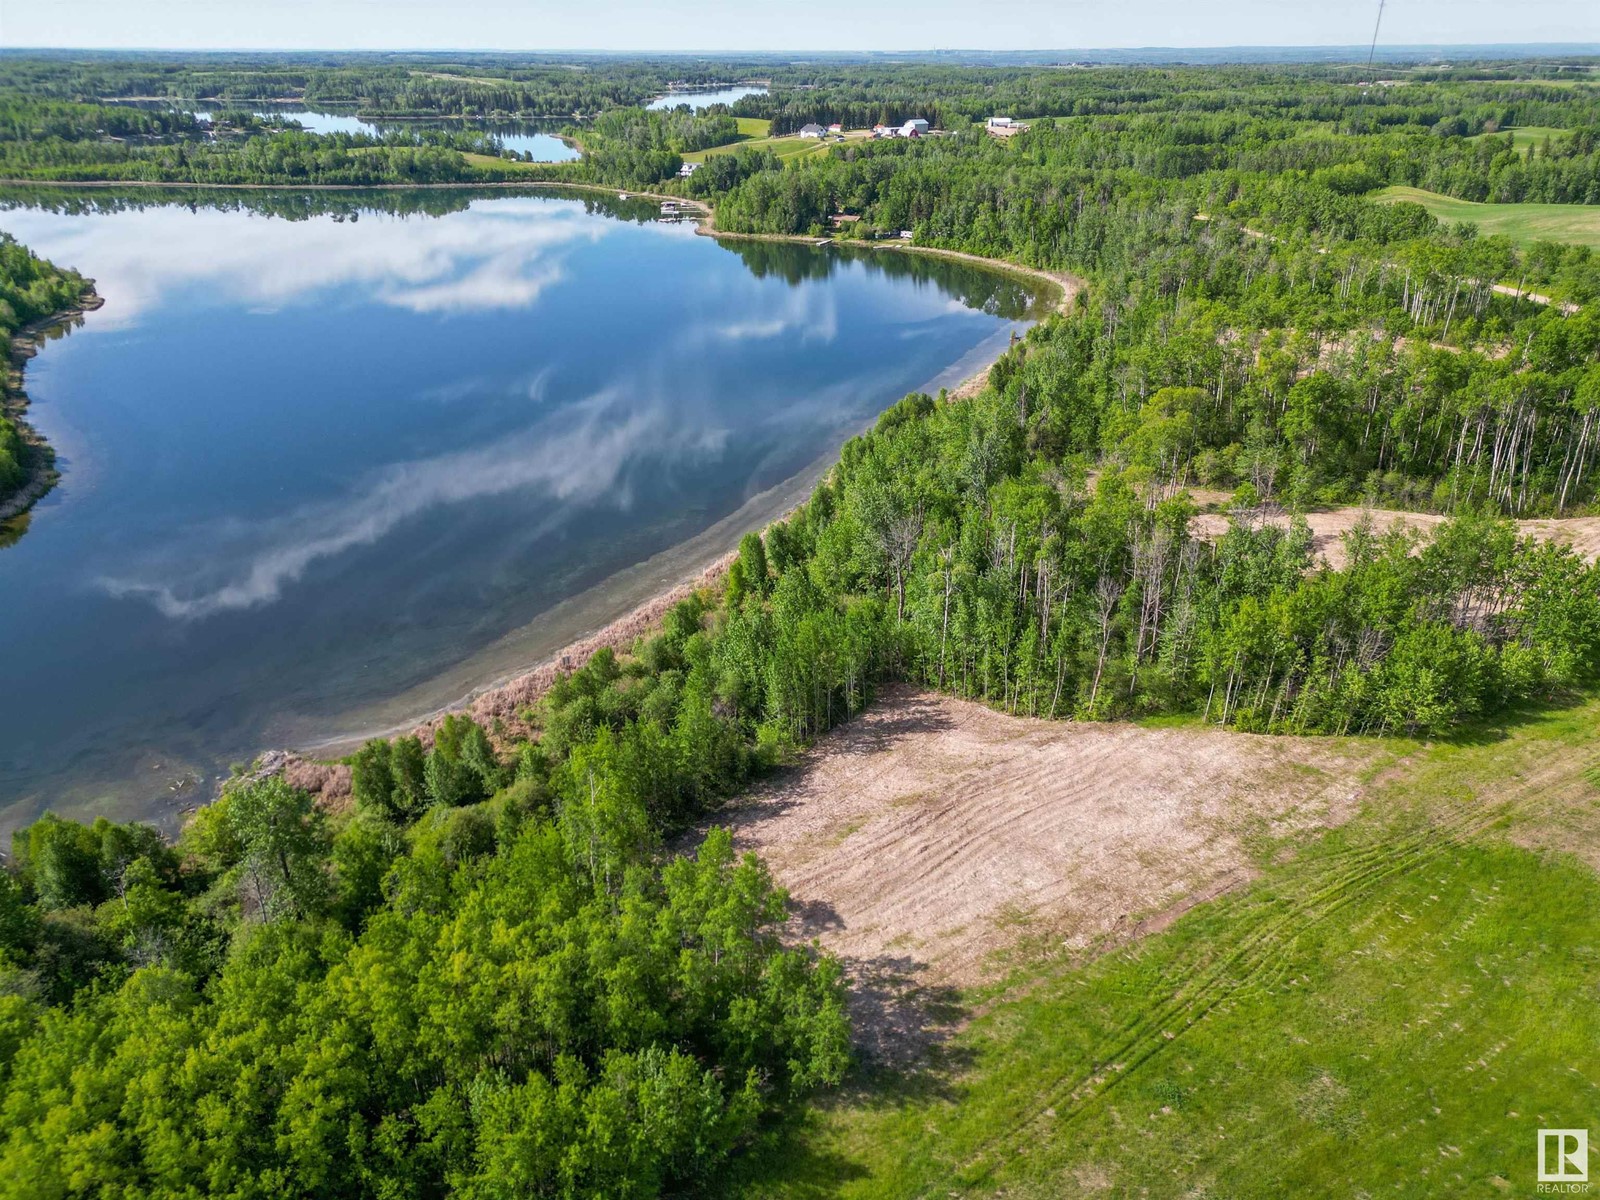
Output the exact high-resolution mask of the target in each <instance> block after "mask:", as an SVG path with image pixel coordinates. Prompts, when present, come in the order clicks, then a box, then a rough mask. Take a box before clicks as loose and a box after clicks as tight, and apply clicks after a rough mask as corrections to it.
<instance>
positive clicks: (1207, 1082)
mask: <svg viewBox="0 0 1600 1200" xmlns="http://www.w3.org/2000/svg"><path fill="white" fill-rule="evenodd" d="M1597 720H1600V703H1590V704H1586V705H1583V706H1580V707H1578V708H1574V709H1570V710H1566V711H1564V712H1558V713H1554V714H1548V715H1543V716H1536V717H1533V718H1532V719H1530V720H1529V721H1528V723H1527V724H1525V725H1523V726H1521V727H1514V728H1511V729H1510V730H1509V731H1502V730H1485V731H1482V733H1481V734H1480V735H1479V736H1477V737H1475V738H1471V739H1468V740H1466V741H1464V742H1462V743H1458V744H1455V745H1445V746H1435V747H1431V748H1421V749H1415V751H1414V753H1413V754H1412V757H1411V758H1410V759H1409V760H1408V761H1405V762H1403V763H1401V764H1400V765H1399V766H1391V767H1390V768H1388V769H1387V770H1386V771H1385V772H1384V774H1383V775H1382V776H1381V777H1380V780H1379V781H1375V782H1374V783H1373V784H1372V788H1373V790H1372V793H1371V794H1370V796H1369V801H1368V803H1367V804H1366V806H1365V808H1364V810H1363V813H1362V815H1360V816H1359V817H1357V818H1356V819H1355V820H1354V821H1352V822H1351V823H1350V824H1348V825H1347V826H1345V827H1344V828H1343V829H1341V830H1338V831H1335V832H1332V833H1328V834H1325V835H1323V836H1321V837H1320V838H1317V839H1315V840H1312V841H1307V842H1304V843H1301V844H1292V845H1279V846H1277V847H1276V849H1272V848H1266V849H1265V850H1264V854H1263V862H1262V863H1261V866H1260V871H1261V876H1260V878H1259V879H1258V880H1257V882H1255V883H1254V884H1252V885H1251V886H1249V887H1248V888H1247V889H1245V890H1243V891H1241V892H1238V893H1235V894H1232V895H1229V896H1226V897H1223V898H1222V899H1220V900H1218V901H1214V902H1212V903H1210V904H1207V905H1204V906H1202V907H1200V908H1198V909H1196V910H1194V911H1193V912H1191V913H1190V914H1188V915H1187V916H1186V917H1184V918H1182V919H1181V920H1179V921H1178V922H1177V923H1175V924H1174V925H1173V926H1172V927H1171V928H1170V929H1168V930H1167V931H1166V932H1165V933H1162V934H1160V935H1157V936H1155V937H1153V938H1150V939H1147V940H1146V941H1144V942H1141V943H1135V944H1133V945H1130V946H1127V947H1125V948H1123V949H1121V950H1119V951H1116V952H1114V953H1111V954H1108V955H1106V956H1104V957H1102V958H1100V959H1099V960H1098V961H1095V962H1092V963H1090V964H1089V965H1087V966H1080V967H1075V968H1073V967H1058V968H1055V969H1050V968H1044V969H1041V970H1040V971H1039V972H1038V973H1037V975H1036V976H1035V977H1034V978H1032V979H1026V978H1025V979H1023V980H1022V981H1021V982H1014V983H1013V984H1012V985H1011V989H1010V992H1009V993H1008V998H1002V999H1000V1000H998V1001H996V1002H993V1003H991V1004H990V1005H989V1006H988V1007H987V1008H986V1009H983V1010H981V1012H980V1015H978V1016H977V1017H976V1019H975V1020H973V1022H972V1023H971V1024H970V1025H969V1026H968V1027H967V1028H966V1029H965V1030H964V1031H963V1032H961V1033H960V1034H959V1035H957V1036H956V1037H955V1038H954V1039H953V1040H952V1041H951V1042H949V1043H947V1044H946V1045H945V1046H944V1047H942V1048H941V1049H940V1050H939V1051H937V1052H936V1053H937V1061H936V1062H935V1063H934V1064H933V1065H932V1066H930V1067H928V1068H926V1069H923V1070H921V1071H920V1072H917V1073H913V1074H907V1075H897V1074H884V1073H880V1074H876V1075H871V1076H866V1075H863V1077H861V1078H859V1079H858V1080H857V1087H856V1088H855V1090H854V1091H852V1092H848V1093H847V1094H846V1095H844V1096H843V1097H842V1098H838V1099H836V1100H834V1101H831V1102H830V1103H829V1104H828V1105H827V1106H825V1107H823V1108H822V1109H820V1110H818V1111H814V1112H813V1113H812V1114H811V1115H810V1116H808V1117H806V1118H803V1119H802V1121H801V1123H799V1124H797V1125H796V1126H794V1127H792V1128H789V1129H785V1130H781V1131H779V1132H777V1133H775V1134H774V1135H773V1136H772V1138H771V1140H770V1141H769V1142H768V1143H767V1144H765V1145H763V1146H761V1147H758V1148H757V1151H756V1153H755V1154H753V1155H752V1156H750V1157H749V1158H747V1159H746V1160H745V1163H744V1166H743V1168H742V1173H741V1175H740V1176H739V1177H737V1178H735V1179H734V1180H732V1181H730V1182H729V1185H728V1191H729V1193H730V1194H737V1195H741V1196H743V1195H750V1196H768V1197H795V1198H801V1197H805V1198H810V1197H823V1196H842V1197H914V1196H938V1197H958V1196H1001V1195H1003V1196H1006V1197H1008V1198H1011V1200H1022V1198H1028V1197H1037V1198H1040V1200H1043V1198H1045V1197H1050V1198H1055V1197H1063V1196H1078V1195H1108V1196H1140V1197H1146V1196H1148V1197H1197V1196H1204V1197H1212V1196H1229V1197H1256V1196H1259V1197H1279V1196H1335V1195H1337V1196H1380V1195H1389V1196H1407V1197H1426V1196H1438V1197H1452V1198H1453V1197H1458V1196H1498V1195H1515V1196H1531V1195H1533V1194H1535V1186H1536V1184H1535V1173H1536V1172H1535V1164H1536V1131H1537V1130H1538V1129H1540V1128H1579V1127H1585V1126H1587V1127H1589V1128H1590V1129H1594V1127H1595V1118H1596V1116H1597V1114H1600V1003H1597V999H1600V876H1597V875H1596V873H1595V870H1594V867H1593V864H1595V863H1600V853H1597V847H1600V786H1597V781H1600V769H1597V767H1596V766H1595V764H1596V762H1597V758H1596V750H1595V742H1594V740H1593V731H1594V728H1595V724H1596V721H1597ZM1552 845H1560V846H1572V847H1574V848H1575V849H1576V850H1577V851H1578V854H1564V853H1559V852H1554V851H1552V850H1550V849H1548V847H1550V846H1552ZM1541 846H1543V847H1547V848H1545V849H1539V848H1528V847H1541ZM1580 855H1581V856H1582V857H1580ZM1585 858H1586V859H1587V861H1585ZM976 1008H977V1006H975V1009H976ZM1596 1132H1597V1133H1600V1131H1596ZM1591 1136H1594V1135H1591Z"/></svg>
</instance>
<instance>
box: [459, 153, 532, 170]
mask: <svg viewBox="0 0 1600 1200" xmlns="http://www.w3.org/2000/svg"><path fill="white" fill-rule="evenodd" d="M461 157H462V158H464V159H466V160H467V161H468V162H469V163H471V164H472V165H473V166H475V167H499V168H501V169H503V170H507V171H542V170H545V169H546V168H548V167H550V166H553V165H554V164H552V163H547V162H532V163H531V162H520V161H518V160H517V159H514V158H499V157H497V156H495V155H493V154H467V153H464V154H462V156H461Z"/></svg>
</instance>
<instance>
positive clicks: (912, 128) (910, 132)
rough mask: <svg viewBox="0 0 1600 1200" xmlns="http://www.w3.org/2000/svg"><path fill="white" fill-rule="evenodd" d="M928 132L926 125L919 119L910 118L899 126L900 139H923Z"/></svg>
mask: <svg viewBox="0 0 1600 1200" xmlns="http://www.w3.org/2000/svg"><path fill="white" fill-rule="evenodd" d="M927 132H928V123H927V122H926V121H924V120H923V119H922V118H921V117H912V118H911V120H909V121H907V122H906V123H905V124H904V125H902V126H900V136H901V137H924V136H926V134H927Z"/></svg>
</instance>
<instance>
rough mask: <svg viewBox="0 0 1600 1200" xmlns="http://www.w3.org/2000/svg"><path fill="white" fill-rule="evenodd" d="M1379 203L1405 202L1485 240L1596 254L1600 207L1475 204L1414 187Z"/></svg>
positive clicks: (1382, 195)
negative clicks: (1568, 246)
mask: <svg viewBox="0 0 1600 1200" xmlns="http://www.w3.org/2000/svg"><path fill="white" fill-rule="evenodd" d="M1378 198H1379V199H1380V200H1409V201H1411V202H1412V203H1414V204H1420V205H1422V207H1423V208H1425V209H1427V210H1428V211H1429V212H1430V213H1432V214H1433V215H1434V217H1436V218H1437V219H1438V220H1440V221H1465V222H1468V223H1469V224H1472V225H1476V226H1477V227H1478V231H1479V232H1480V233H1482V234H1484V235H1485V236H1486V237H1487V236H1492V235H1495V234H1503V235H1504V236H1506V237H1508V238H1510V239H1511V240H1512V241H1513V242H1516V243H1517V244H1518V245H1521V246H1526V245H1531V244H1532V243H1534V242H1571V243H1573V244H1575V245H1579V246H1588V247H1590V248H1592V249H1596V250H1600V205H1593V204H1479V203H1477V202H1475V201H1472V200H1458V199H1456V198H1455V197H1454V196H1444V195H1440V194H1439V193H1438V192H1425V191H1423V190H1422V189H1421V188H1414V187H1398V186H1397V187H1387V188H1384V189H1383V191H1381V192H1379V193H1378Z"/></svg>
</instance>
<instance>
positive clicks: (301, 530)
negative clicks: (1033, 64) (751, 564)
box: [0, 192, 1030, 824]
mask: <svg viewBox="0 0 1600 1200" xmlns="http://www.w3.org/2000/svg"><path fill="white" fill-rule="evenodd" d="M242 195H243V194H241V193H234V194H232V196H233V199H232V200H231V201H230V202H231V203H233V204H240V203H250V204H263V203H266V204H274V205H278V206H280V207H281V208H282V210H284V211H299V212H308V211H316V210H317V209H318V207H319V206H328V205H340V206H342V207H341V208H340V209H339V210H338V211H334V212H326V213H323V214H322V215H314V216H310V217H308V218H305V219H298V220H289V219H285V218H283V217H280V216H272V215H266V214H264V213H261V212H252V211H242V210H240V209H238V208H234V209H232V210H228V211H224V210H221V209H217V208H209V207H205V206H204V205H203V204H202V205H200V206H198V207H196V208H195V209H194V210H192V211H191V209H190V208H189V207H185V206H179V205H173V206H159V205H154V206H149V207H142V208H129V209H127V210H125V211H109V212H94V213H89V214H83V215H63V214H59V213H55V212H48V211H41V210H38V209H31V208H13V209H11V210H9V211H0V228H3V229H5V230H7V231H8V232H10V233H13V234H15V235H16V236H17V237H18V238H19V239H21V240H22V241H23V242H25V243H26V244H28V245H30V246H32V247H34V248H35V249H36V250H37V251H38V252H39V253H41V254H43V255H46V256H48V257H50V258H52V259H54V260H55V261H57V262H61V263H66V264H70V265H72V266H74V267H77V268H79V269H80V270H82V271H83V272H84V273H85V274H86V275H89V276H92V277H94V278H95V279H96V280H97V281H98V287H99V291H100V292H101V294H102V295H103V296H105V298H106V305H105V307H104V308H103V309H101V310H100V311H98V312H95V313H91V314H89V316H88V318H87V320H86V321H85V322H84V323H83V325H82V326H80V327H79V328H77V329H76V330H74V331H73V332H72V333H71V334H70V335H69V336H67V337H65V338H62V339H60V340H58V341H55V342H53V343H51V344H49V345H47V346H46V347H45V348H44V350H43V351H42V352H41V353H40V355H39V356H38V357H37V358H35V359H34V360H33V362H32V363H31V364H30V365H29V367H28V375H27V381H28V389H29V392H30V394H31V395H32V397H33V401H34V403H33V408H32V419H33V421H34V423H35V424H36V425H37V426H38V427H39V429H40V430H41V431H43V432H44V433H45V435H46V436H47V437H49V438H50V440H51V441H52V442H53V443H54V445H55V446H56V447H57V448H58V450H59V454H60V460H61V467H62V470H63V474H64V479H63V482H62V484H61V486H60V487H59V488H57V489H56V491H54V492H53V493H52V494H51V495H50V496H49V497H48V498H47V499H46V500H45V501H44V502H43V503H42V504H40V505H39V507H38V508H37V509H36V510H35V511H34V514H33V516H32V519H31V524H30V525H29V527H28V528H27V529H26V531H25V532H24V533H23V534H22V536H21V537H20V538H18V539H17V540H16V541H15V544H12V545H9V546H6V547H5V548H3V549H0V630H4V631H5V650H4V654H3V658H0V661H3V663H4V667H3V670H4V686H3V687H0V730H3V731H4V734H3V740H0V824H14V823H15V822H16V821H18V820H19V819H24V818H27V817H29V816H31V815H32V814H34V813H36V812H37V811H39V810H40V809H42V808H43V807H44V806H46V805H47V804H48V805H51V806H53V807H56V808H57V809H58V810H60V811H68V812H75V813H80V814H81V813H89V812H96V811H106V812H109V813H112V814H114V815H120V816H129V815H137V816H142V817H155V818H168V819H170V818H171V817H172V815H173V814H174V812H175V811H176V810H177V809H178V808H179V807H180V806H182V805H184V804H192V803H194V802H195V799H196V798H197V796H198V797H201V798H203V796H204V794H207V793H208V792H209V790H210V788H211V787H212V786H213V783H212V781H213V780H214V778H215V775H216V773H217V772H218V771H220V770H225V768H226V764H227V763H228V762H229V761H231V760H242V759H246V758H248V757H250V756H251V755H252V754H254V753H255V752H256V751H257V750H259V749H261V748H263V747H265V746H269V745H274V744H280V743H281V742H282V741H284V740H286V739H289V738H291V737H295V736H300V735H302V734H303V733H304V732H305V731H306V730H307V729H314V728H316V727H317V723H318V722H319V721H322V720H324V719H325V718H329V717H331V716H332V715H334V714H339V713H345V712H349V711H352V710H355V709H357V708H360V707H361V706H363V705H368V704H371V703H373V702H374V701H376V700H378V699H380V698H382V697H385V696H393V695H395V694H397V693H399V692H400V691H402V690H404V689H407V688H412V687H415V686H417V685H419V684H421V683H423V682H424V681H427V680H428V679H430V678H434V677H436V676H437V675H438V674H439V673H440V672H441V671H444V670H446V669H447V668H449V667H451V666H452V665H453V664H459V663H461V662H462V661H463V660H465V659H467V658H469V657H470V656H472V655H474V654H476V653H478V652H479V651H481V650H482V649H483V648H484V647H485V646H488V645H490V644H491V643H495V642H496V640H497V639H500V638H502V637H503V636H504V635H506V634H507V633H508V631H512V630H516V629H519V628H521V627H523V626H526V625H527V623H528V622H530V621H532V620H533V619H534V618H535V617H537V616H539V614H541V613H543V612H545V611H546V610H547V609H549V608H550V607H551V606H552V605H554V604H556V603H557V602H559V601H561V600H563V599H564V598H566V597H570V596H572V595H574V594H575V593H577V592H579V591H581V590H583V589H585V588H588V587H591V586H592V585H595V584H597V583H599V582H601V581H603V580H605V579H607V578H608V577H609V576H610V575H611V574H612V573H613V572H616V571H617V570H619V569H620V568H624V567H627V566H628V565H629V564H632V563H637V562H639V561H641V560H642V559H645V558H647V557H649V556H651V555H653V554H656V553H657V552H660V551H663V550H666V549H668V548H670V547H673V546H675V545H677V544H678V543H680V542H682V541H683V540H684V539H685V538H687V537H690V536H691V535H694V534H696V533H698V532H700V531H701V530H704V529H706V528H707V527H708V526H710V525H711V524H712V523H713V522H716V521H718V520H719V519H720V518H723V517H725V516H727V515H728V514H730V513H733V512H734V511H735V510H737V509H739V508H740V506H741V504H743V503H744V502H745V501H746V500H747V499H749V498H750V497H751V496H752V495H755V494H756V493H758V492H760V491H762V490H763V489H766V488H769V487H771V486H772V485H774V484H777V483H779V482H780V481H783V480H785V479H786V478H789V477H791V476H793V475H794V474H795V473H796V472H798V471H800V470H801V469H802V468H804V467H805V466H806V465H807V464H809V463H812V462H813V461H815V460H816V459H817V458H818V457H819V456H821V455H824V454H826V453H828V452H830V451H832V450H833V449H835V448H836V447H837V446H838V444H839V443H840V442H841V441H842V440H843V438H844V437H846V436H847V435H848V434H850V433H851V432H854V431H855V430H857V429H859V428H860V427H861V426H862V425H864V424H865V423H867V422H869V421H870V420H871V419H872V418H873V417H874V415H875V414H876V413H877V412H879V411H880V410H881V409H883V408H884V407H885V406H886V405H888V404H889V403H891V402H893V401H894V400H895V399H896V398H898V397H899V396H900V395H901V394H903V393H904V392H906V391H907V390H911V389H914V388H916V387H919V386H922V385H924V384H926V383H927V381H929V380H930V378H931V377H933V376H935V375H936V374H938V373H939V372H940V371H941V370H942V369H944V368H946V367H948V366H949V365H950V364H951V363H953V362H954V361H955V360H956V359H958V358H960V357H961V356H962V355H963V354H965V353H967V352H968V351H971V350H973V348H974V347H978V346H979V345H980V344H982V343H986V342H987V341H989V340H991V339H996V338H999V339H1003V338H1004V337H1005V336H1006V333H1007V331H1008V330H1011V329H1014V328H1017V327H1018V326H1019V323H1020V321H1021V320H1022V319H1023V318H1024V315H1025V310H1026V309H1027V305H1028V301H1029V299H1030V298H1029V297H1027V296H1026V295H1025V294H1024V293H1023V292H1022V290H1021V289H1020V288H1019V287H1018V285H1017V284H1015V283H1014V282H1010V281H1004V280H999V279H997V277H994V276H991V275H988V274H986V273H983V272H980V271H976V270H973V269H970V268H967V267H965V266H963V265H960V264H952V263H945V262H941V261H937V260H933V261H928V260H919V259H915V258H913V257H911V256H906V255H894V254H885V255H882V256H881V257H874V256H872V255H870V254H863V255H861V256H857V257H851V256H847V255H845V254H843V253H839V252H833V251H828V250H821V249H816V248H813V247H810V246H797V245H776V244H764V243H744V244H741V243H727V244H722V243H718V242H716V241H714V240H712V239H710V238H705V237H699V236H696V235H695V234H694V232H693V229H692V227H690V226H688V225H674V224H663V223H660V222H657V221H655V220H649V219H644V218H646V217H647V216H649V215H650V214H651V213H653V211H654V206H653V205H644V206H639V205H637V204H636V205H634V206H632V207H631V208H628V207H626V206H624V210H623V211H622V212H620V213H618V212H615V211H604V210H601V209H599V208H597V207H596V206H595V204H594V202H593V201H589V202H584V201H580V200H576V199H572V198H569V197H561V198H556V197H551V196H537V195H526V196H524V195H507V194H505V193H498V194H496V195H494V196H486V197H483V198H478V199H472V200H470V203H469V202H468V200H467V199H466V198H465V197H462V196H461V195H460V194H459V193H444V192H432V193H425V194H421V193H419V194H418V195H417V196H415V197H411V198H407V197H405V196H402V195H396V194H390V195H387V196H384V197H377V196H374V198H373V199H372V200H371V201H370V202H369V201H367V200H363V199H359V198H358V199H349V198H346V197H345V196H342V195H341V194H338V193H322V194H320V195H306V194H301V195H298V196H296V195H293V194H285V195H281V196H280V195H278V194H275V193H273V194H263V195H262V196H260V197H257V198H252V199H249V200H240V199H238V197H240V196H242ZM268 197H270V198H268ZM106 203H107V204H110V203H112V202H109V201H108V202H106ZM140 203H143V202H140ZM374 205H385V206H388V207H391V208H392V207H396V206H399V207H405V206H407V205H411V206H416V205H425V206H430V207H432V208H434V209H439V208H448V207H450V206H452V205H457V206H460V208H459V211H448V212H443V213H441V214H440V215H431V216H430V215H424V214H422V213H420V212H414V213H412V214H410V215H397V214H396V213H395V212H392V211H385V209H384V208H383V207H375V206H374Z"/></svg>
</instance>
